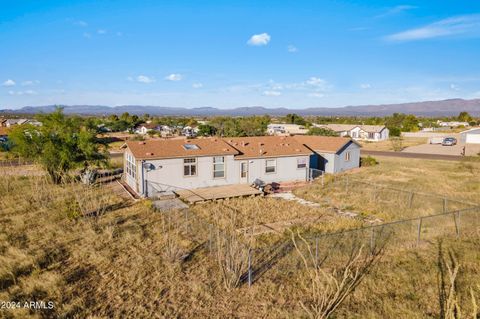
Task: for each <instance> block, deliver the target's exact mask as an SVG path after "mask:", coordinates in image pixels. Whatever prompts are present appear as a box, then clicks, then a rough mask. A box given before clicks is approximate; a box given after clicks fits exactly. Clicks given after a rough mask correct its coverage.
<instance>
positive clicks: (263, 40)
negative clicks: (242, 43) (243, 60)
mask: <svg viewBox="0 0 480 319" xmlns="http://www.w3.org/2000/svg"><path fill="white" fill-rule="evenodd" d="M270 38H271V37H270V35H269V34H268V33H260V34H254V35H252V37H251V38H250V39H249V40H248V41H247V44H248V45H254V46H262V45H267V44H268V42H270Z"/></svg>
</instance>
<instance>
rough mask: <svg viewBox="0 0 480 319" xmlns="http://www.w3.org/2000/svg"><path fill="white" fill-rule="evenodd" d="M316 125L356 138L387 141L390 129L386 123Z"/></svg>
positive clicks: (340, 134)
mask: <svg viewBox="0 0 480 319" xmlns="http://www.w3.org/2000/svg"><path fill="white" fill-rule="evenodd" d="M314 126H316V127H320V128H326V129H329V130H332V131H334V132H336V133H337V134H338V135H339V136H350V137H351V138H353V139H355V140H363V141H371V142H378V141H385V140H388V138H389V135H390V131H389V129H388V128H386V127H385V126H384V125H356V124H314Z"/></svg>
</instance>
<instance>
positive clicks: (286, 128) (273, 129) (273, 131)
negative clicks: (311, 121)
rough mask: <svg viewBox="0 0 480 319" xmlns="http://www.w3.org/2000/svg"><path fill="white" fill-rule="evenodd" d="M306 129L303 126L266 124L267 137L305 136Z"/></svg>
mask: <svg viewBox="0 0 480 319" xmlns="http://www.w3.org/2000/svg"><path fill="white" fill-rule="evenodd" d="M307 133H308V129H307V128H305V126H303V125H297V124H268V126H267V134H268V135H298V134H307Z"/></svg>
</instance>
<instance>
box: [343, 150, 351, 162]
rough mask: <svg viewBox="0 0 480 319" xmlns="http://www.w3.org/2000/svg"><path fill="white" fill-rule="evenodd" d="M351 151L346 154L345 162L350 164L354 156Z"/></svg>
mask: <svg viewBox="0 0 480 319" xmlns="http://www.w3.org/2000/svg"><path fill="white" fill-rule="evenodd" d="M350 153H351V152H350V151H346V152H345V162H350V161H351V160H352V155H351V154H350Z"/></svg>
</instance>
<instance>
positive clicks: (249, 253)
mask: <svg viewBox="0 0 480 319" xmlns="http://www.w3.org/2000/svg"><path fill="white" fill-rule="evenodd" d="M248 286H249V287H250V286H252V250H251V248H248Z"/></svg>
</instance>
